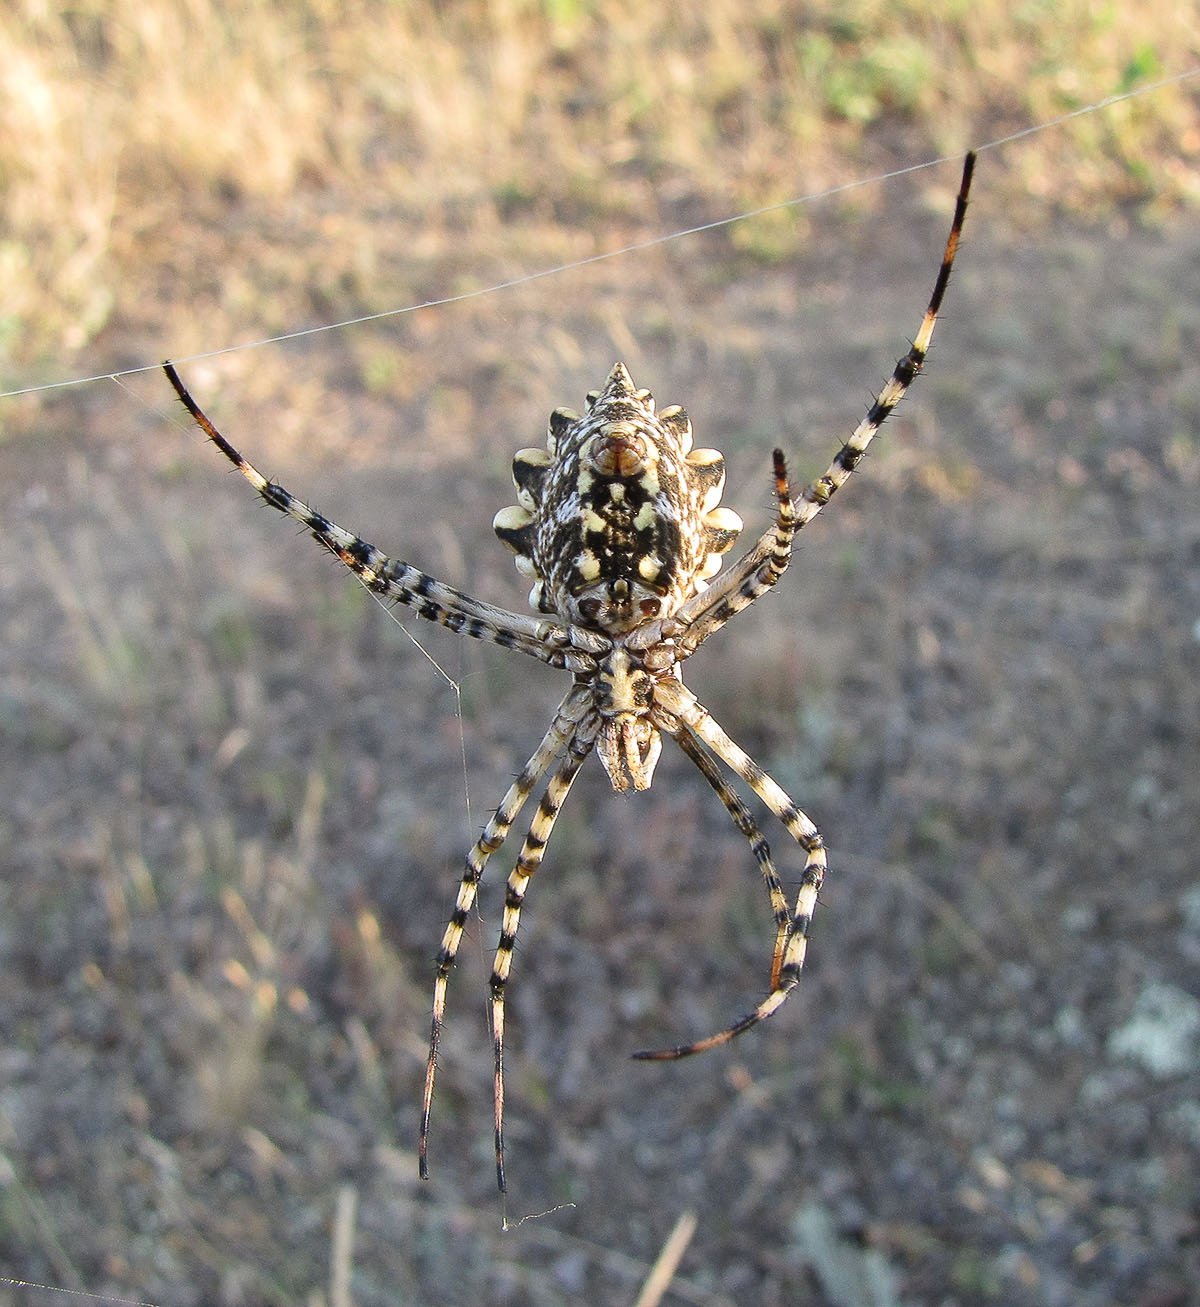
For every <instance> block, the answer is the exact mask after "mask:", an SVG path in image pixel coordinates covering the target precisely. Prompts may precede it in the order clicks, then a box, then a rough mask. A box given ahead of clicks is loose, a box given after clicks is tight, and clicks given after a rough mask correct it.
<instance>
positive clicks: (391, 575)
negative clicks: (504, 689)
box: [163, 363, 568, 667]
mask: <svg viewBox="0 0 1200 1307" xmlns="http://www.w3.org/2000/svg"><path fill="white" fill-rule="evenodd" d="M163 371H164V372H165V373H166V374H167V380H168V381H170V383H171V385H172V386H173V387H174V388H175V393H176V395H178V396H179V398H180V400H181V401H182V403H183V406H184V408H186V409H187V411H188V412H189V413H190V414H191V415H192V418H193V419H194V420H195V422H196V424H197V426H199V427H200V429H201V430H202V431H203V432H204V434H205V435H206V436H207V437H208V438H209V440H211V441H212V442H213V444H214V445H216V446H217V448H218V449H219V450H220V451H221V452H222V453H223V454H224V455H225V457H226V458H227V459H229V461H230V462H231V463H232V464H233V465H234V466H235V467H236V468H237V470H238V471H239V472H240V473H241V474H242V475H243V476H244V477H245V478H246V480H247V481H249V482H250V484H251V485H252V486H253V487H254V489H255V490H257V491H258V493H259V494H260V495H261V496H262V498H263V499H264V500H265V501H266V502H267V503H268V504H270V506H271V507H272V508H274V509H277V510H278V511H279V512H281V513H286V514H287V515H288V516H289V517H291V518H294V519H295V520H296V521H297V522H299V523H300V524H301V525H302V526H304V527H305V528H306V529H307V530H309V531H311V532H312V534H313V536H314V537H315V538H316V540H317V541H318V542H319V543H320V544H322V545H324V546H325V548H326V549H328V550H329V552H330V553H331V554H333V555H334V556H335V557H336V558H338V559H340V560H341V561H342V562H343V563H345V565H346V566H347V567H348V568H349V569H350V570H351V571H352V572H353V573H354V574H355V575H356V576H357V577H358V578H359V580H360V581H362V583H363V584H364V585H365V586H366V587H367V589H369V590H372V591H374V592H375V593H376V594H377V595H380V596H381V597H383V598H386V599H391V600H392V601H393V602H395V603H400V604H406V605H408V606H409V607H410V608H412V609H413V610H414V611H415V612H416V614H417V616H418V617H423V618H425V620H426V621H429V622H438V623H440V624H441V625H442V626H446V627H449V628H450V630H452V631H457V632H461V633H462V634H463V635H469V636H472V637H473V638H474V639H476V640H489V641H491V642H492V643H493V644H498V645H502V646H503V647H504V648H506V649H516V650H517V651H518V652H520V653H524V654H529V655H530V656H531V657H533V658H537V659H538V660H539V661H541V662H544V663H550V664H551V665H553V666H560V667H561V666H565V665H566V664H567V658H568V656H567V655H564V653H563V650H564V648H565V646H566V644H567V633H566V631H565V630H564V629H563V628H562V627H560V626H559V625H558V624H557V623H554V622H548V621H545V620H538V619H536V618H533V617H526V616H522V615H521V614H520V613H511V612H509V611H508V610H507V609H504V608H497V607H496V606H495V605H494V604H489V603H484V602H483V600H481V599H474V598H472V597H471V596H470V595H468V594H464V593H463V592H462V591H461V590H457V589H455V587H454V586H452V585H447V584H446V583H445V582H444V581H439V580H437V579H436V578H435V577H432V576H430V575H428V573H426V572H422V571H421V570H420V569H419V568H416V567H413V566H412V565H411V564H409V563H405V562H402V561H401V560H399V559H391V558H388V556H387V555H386V554H384V553H382V552H381V551H380V550H378V549H376V548H375V546H374V545H371V544H368V543H367V542H366V541H365V540H362V539H360V538H359V537H358V536H356V535H354V533H353V532H351V531H347V530H345V529H344V528H343V527H340V526H338V524H337V523H336V522H331V521H330V520H329V519H328V518H327V517H325V516H324V515H323V514H321V513H318V512H317V511H316V510H315V509H312V508H310V507H309V506H308V505H307V504H306V503H305V502H304V501H303V500H302V499H297V497H296V496H295V495H293V494H292V493H291V491H289V490H286V489H284V487H283V486H281V485H278V484H277V483H276V482H274V481H268V480H267V478H266V477H264V476H263V474H262V473H261V472H260V471H259V470H258V469H257V468H256V467H255V466H254V465H253V464H252V463H250V462H248V461H247V460H246V459H245V458H243V457H242V455H241V454H240V453H239V452H238V451H237V450H236V449H235V448H234V447H233V446H232V445H231V444H230V443H229V441H228V440H226V439H225V437H224V436H223V435H222V434H221V433H220V432H219V431H218V430H217V428H216V427H215V426H214V425H213V424H212V422H211V421H210V420H209V418H208V417H207V416H206V415H205V413H204V412H203V410H202V409H201V408H200V406H199V404H197V403H196V401H195V400H194V399H193V398H192V396H191V395H190V394H189V393H188V389H187V387H186V386H185V385H184V384H183V382H182V381H181V380H180V377H179V374H178V373H177V372H176V371H175V368H174V366H173V365H172V364H170V363H164V364H163Z"/></svg>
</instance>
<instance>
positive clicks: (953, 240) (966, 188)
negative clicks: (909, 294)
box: [674, 151, 975, 657]
mask: <svg viewBox="0 0 1200 1307" xmlns="http://www.w3.org/2000/svg"><path fill="white" fill-rule="evenodd" d="M974 171H975V154H974V152H973V151H972V152H970V153H968V155H967V157H966V159H965V161H964V163H963V172H962V181H961V182H960V183H959V188H958V197H957V199H956V200H955V204H954V218H953V220H952V222H951V224H950V234H949V235H948V236H947V238H946V247H945V250H944V252H943V254H942V263H941V267H940V268H939V269H938V275H937V280H936V281H935V282H934V285H933V294H932V295H931V296H930V297H929V305H928V307H927V308H926V310H925V317H924V318H923V319H922V321H921V327H920V330H919V331H918V332H917V334H916V336H915V338H914V339H913V343H912V348H911V349H910V350H909V351H908V353H907V354H905V356H904V357H903V358H902V359H901V360H900V361H899V362H898V363H897V364H896V367H895V369H894V370H893V372H892V375H891V376H890V377H889V378H888V380H887V383H886V384H885V385H884V387H883V389H882V390H881V391H880V392H879V395H878V398H876V400H875V402H874V403H873V404H872V405H871V407H870V408H869V409H868V410H867V414H866V416H865V417H864V418H863V420H862V421H861V422H860V423H859V424H858V426H857V427H855V429H854V431H853V432H852V433H851V435H850V438H849V439H848V440H847V441H846V442H845V444H843V445H842V447H841V449H839V450H838V452H837V453H836V454H835V455H834V458H833V462H832V463H830V465H829V468H828V469H827V471H826V472H825V474H824V475H823V476H820V477H818V478H817V479H816V480H815V481H814V482H813V483H812V484H811V485H809V486H806V487H805V488H804V489H803V490H802V491H801V492H800V494H799V495H798V496H797V498H796V501H795V522H794V528H793V529H794V530H796V531H799V530H800V529H801V528H802V527H805V526H807V525H808V523H809V522H811V521H812V520H813V518H814V517H816V515H817V514H818V513H819V512H820V511H821V509H822V508H824V507H825V505H826V504H827V503H829V501H830V499H832V498H833V496H834V494H835V493H836V492H837V491H838V490H839V489H840V488H841V487H842V486H843V485H845V483H846V481H847V479H848V478H849V476H850V473H851V472H853V471H854V469H855V468H856V467H857V466H858V464H859V463H860V462H861V460H862V457H863V455H864V454H865V453H866V450H867V446H868V445H869V444H870V443H871V441H872V439H873V438H874V436H875V433H876V432H877V431H878V430H879V428H880V427H881V426H882V425H883V423H884V421H885V420H886V419H887V416H888V414H889V413H891V411H892V410H893V409H894V408H895V407H896V405H897V404H899V402H900V401H901V399H903V398H904V394H905V392H906V391H907V390H908V388H909V386H911V385H912V383H913V381H914V380H915V379H916V377H917V375H918V374H919V373H920V371H921V369H922V368H923V367H924V364H925V356H926V354H927V353H928V352H929V344H930V341H931V340H932V339H933V329H934V326H935V325H936V324H937V319H938V314H939V313H940V312H941V308H942V299H943V297H944V296H945V294H946V287H947V286H948V285H949V284H950V270H951V268H952V267H953V266H954V256H955V255H956V254H957V252H958V243H959V238H960V237H961V235H962V228H963V221H964V219H965V218H966V213H967V196H968V194H969V193H970V190H971V177H972V175H973V173H974ZM778 531H779V528H778V526H776V527H773V528H771V529H770V530H768V531H766V532H765V533H764V534H763V535H762V536H760V537H759V538H758V540H757V541H756V542H755V543H754V544H753V545H752V546H751V548H750V550H749V552H747V553H746V554H745V555H744V556H743V557H742V558H740V559H739V560H738V561H737V562H736V563H735V564H734V565H733V567H731V568H730V569H729V571H728V572H726V573H725V574H724V575H723V576H721V577H719V578H718V579H717V580H715V581H714V582H713V583H712V584H711V585H710V586H709V588H708V589H707V590H706V591H704V592H703V593H702V594H699V595H697V596H696V597H695V598H693V599H689V600H688V602H687V603H686V604H683V605H682V606H681V607H680V609H679V611H678V612H677V613H676V614H675V615H674V616H675V618H676V620H678V621H680V622H682V623H684V624H685V625H686V626H687V627H688V630H687V632H686V633H685V634H684V636H683V637H682V638H681V640H680V642H679V644H680V648H681V649H683V650H685V651H686V653H685V655H684V656H685V657H686V654H687V653H692V652H694V651H695V650H696V649H697V648H698V647H699V646H700V644H702V643H703V641H705V640H707V639H708V637H709V636H710V635H712V634H713V632H714V631H718V630H720V629H721V627H722V626H724V625H725V623H726V622H727V621H728V620H729V619H730V618H731V617H732V616H733V615H734V613H737V612H740V611H741V609H743V608H745V607H746V606H747V605H748V604H751V603H753V602H754V600H755V599H757V598H758V596H759V595H760V594H762V592H763V591H764V590H765V589H767V588H768V586H769V585H770V584H772V583H771V582H767V583H766V584H763V583H762V582H761V581H760V580H759V575H760V572H761V571H762V570H763V568H764V564H765V560H767V559H768V558H769V557H770V555H771V553H772V552H773V550H774V549H775V542H776V539H777V536H778Z"/></svg>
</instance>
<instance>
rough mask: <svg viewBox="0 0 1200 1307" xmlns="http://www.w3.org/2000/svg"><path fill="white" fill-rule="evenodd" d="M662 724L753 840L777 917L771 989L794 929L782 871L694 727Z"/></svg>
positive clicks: (746, 808)
mask: <svg viewBox="0 0 1200 1307" xmlns="http://www.w3.org/2000/svg"><path fill="white" fill-rule="evenodd" d="M656 721H657V719H656ZM658 724H659V725H661V726H662V729H663V730H665V731H666V732H667V734H668V735H670V736H671V737H672V738H673V739H674V741H675V743H676V744H678V745H679V747H680V748H681V749H682V750H683V752H684V753H685V754H687V756H688V757H689V758H690V759H691V760H692V762H694V763H695V764H696V767H697V768H698V769H699V771H700V774H701V775H702V776H703V777H704V779H705V780H706V781H707V782H708V783H709V785H710V786H712V788H713V790H714V792H715V793H716V795H717V798H719V799H720V800H721V802H722V803H723V804H724V805H725V811H726V812H728V813H729V815H730V817H731V818H732V819H733V824H734V825H735V826H736V827H737V828H738V830H740V831H741V832H742V834H743V835H744V836H745V837H746V839H747V840H748V841H749V844H750V852H751V853H752V854H753V855H754V860H755V862H757V863H758V868H759V870H760V871H761V872H762V877H763V880H764V881H765V882H766V886H767V893H768V895H769V896H770V899H771V913H772V915H773V916H774V918H775V950H774V953H773V954H772V956H771V985H770V987H771V989H774V988H775V987H776V986H777V985H778V984H779V971H780V968H781V967H782V965H783V951H784V948H785V946H786V944H787V940H788V934H789V932H790V930H791V925H792V914H791V913H790V912H789V910H788V903H787V899H786V898H785V897H784V893H783V885H782V883H781V882H780V879H779V873H778V872H777V871H776V870H775V863H774V860H773V859H772V857H771V849H770V846H769V845H768V844H767V840H766V837H765V836H764V835H763V833H762V831H761V830H759V828H758V823H757V822H756V821H755V820H754V816H753V814H752V813H751V812H750V809H749V808H748V807H746V805H745V804H744V803H743V802H742V799H741V796H740V795H739V794H738V792H737V791H736V790H735V789H734V788H733V786H732V785H730V784H729V782H728V781H727V780H726V779H725V777H724V776H722V775H721V773H720V772H719V771H718V770H717V766H716V764H715V763H714V762H713V760H712V758H711V757H709V755H708V753H707V752H706V751H705V749H704V746H703V745H702V744H701V743H700V741H699V740H698V739H697V738H696V736H695V735H694V734H693V733H692V731H691V729H690V728H689V727H687V726H685V725H683V723H682V722H681V723H679V725H678V726H677V727H676V728H675V729H673V730H672V729H671V727H669V726H667V725H665V724H664V723H661V722H658Z"/></svg>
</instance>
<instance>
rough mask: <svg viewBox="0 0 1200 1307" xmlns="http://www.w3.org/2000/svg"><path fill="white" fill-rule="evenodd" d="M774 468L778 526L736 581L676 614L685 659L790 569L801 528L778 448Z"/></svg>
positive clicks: (756, 549) (757, 545)
mask: <svg viewBox="0 0 1200 1307" xmlns="http://www.w3.org/2000/svg"><path fill="white" fill-rule="evenodd" d="M772 470H773V473H774V477H775V502H776V510H775V525H774V526H772V527H770V528H769V529H768V530H767V531H766V532H764V533H763V535H761V536H760V537H759V539H758V541H757V542H756V543H755V545H754V547H753V548H752V549H751V551H750V553H749V554H747V555H746V557H745V558H743V559H742V560H741V562H739V563H738V565H737V566H736V567H735V568H734V569H733V571H734V573H735V574H736V584H734V585H733V586H732V587H731V588H727V587H725V586H723V585H722V584H721V583H720V582H718V585H717V591H718V594H717V597H715V598H710V596H711V595H712V590H711V589H710V590H709V591H706V592H704V593H703V594H702V595H698V596H697V597H696V598H695V599H692V600H690V601H689V602H688V603H686V604H684V605H682V607H681V608H680V609H679V611H678V612H677V613H676V614H675V615H674V616H675V620H676V621H678V622H682V623H683V624H684V625H685V626H686V629H685V630H684V631H683V632H682V633H681V634H680V635H679V636H678V637H677V639H676V645H677V646H678V648H679V651H680V657H682V658H686V657H688V655H689V654H692V653H694V652H695V651H696V649H698V648H699V646H700V645H701V644H702V643H703V642H704V641H705V640H707V639H708V637H709V636H710V635H711V634H712V633H713V632H714V631H718V630H720V628H721V627H722V626H724V625H725V623H726V622H727V621H729V619H730V618H731V617H732V616H733V615H734V614H735V613H739V612H741V610H742V609H743V608H748V607H749V606H750V605H751V604H752V603H753V602H754V601H755V600H756V599H757V598H758V597H759V596H760V595H763V594H766V592H767V591H768V590H770V589H771V587H772V586H774V585H775V584H777V582H778V581H779V578H780V577H781V576H782V575H783V574H784V572H786V571H787V567H788V563H789V562H790V561H791V557H792V544H793V542H794V541H795V538H796V531H797V529H798V528H797V525H796V504H795V501H794V500H793V499H792V488H791V483H790V482H789V481H788V474H787V462H786V460H785V459H784V457H783V450H781V449H777V450H775V451H774V453H773V454H772ZM751 558H753V560H754V564H753V566H748V565H747V564H748V560H750V559H751ZM704 601H706V602H704ZM697 605H699V608H698V609H697V610H696V611H695V612H692V611H689V610H692V609H696V606H697Z"/></svg>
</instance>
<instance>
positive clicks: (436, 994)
mask: <svg viewBox="0 0 1200 1307" xmlns="http://www.w3.org/2000/svg"><path fill="white" fill-rule="evenodd" d="M586 708H587V692H586V690H585V689H582V688H580V687H579V686H572V687H571V689H570V691H568V693H567V695H566V697H565V698H564V699H563V701H562V703H560V704H559V706H558V711H557V712H556V713H555V714H554V720H553V721H552V722H551V723H550V729H549V730H548V731H547V732H546V734H545V735H544V736H543V737H542V742H541V743H540V744H539V745H538V747H537V749H536V750H535V751H534V753H533V756H532V757H531V758H530V759H529V761H528V762H527V763H526V764H525V766H524V767H523V768H522V769H521V771H520V774H519V775H518V776H517V778H516V780H515V781H513V783H512V785H510V786H509V788H508V792H507V793H506V794H505V796H504V798H503V799H502V800H501V801H500V806H499V807H498V808H497V809H496V811H495V812H494V813H493V814H492V816H491V818H490V819H489V821H488V823H487V825H486V826H485V827H484V828H483V834H482V835H480V837H479V839H478V840H477V841H476V842H475V845H474V847H473V848H472V849H471V851H470V852H469V853H468V854H467V861H466V867H465V868H464V870H463V876H462V881H461V883H460V884H459V887H458V897H457V898H456V900H455V903H454V911H453V913H451V915H450V920H449V922H447V924H446V931H445V934H444V935H443V936H442V946H441V948H440V949H439V950H438V955H437V977H436V979H435V980H434V986H433V1017H432V1020H431V1024H430V1030H429V1057H428V1060H427V1061H426V1064H425V1088H424V1091H423V1093H422V1096H421V1129H420V1142H419V1144H418V1149H417V1155H418V1159H419V1168H420V1174H421V1179H422V1180H426V1179H428V1178H429V1117H430V1113H431V1111H432V1108H433V1082H434V1078H435V1077H436V1075H437V1065H438V1052H439V1049H440V1047H441V1042H442V1027H443V1025H444V1024H445V1016H446V990H447V987H448V984H449V977H450V970H451V968H452V967H453V966H454V961H455V958H456V957H457V956H458V949H459V945H460V944H461V943H462V936H463V928H464V927H465V926H466V924H467V918H468V917H469V916H470V914H471V909H472V908H473V907H474V905H475V896H476V894H477V892H478V890H479V882H480V881H481V880H482V879H483V873H484V870H485V868H486V867H487V864H488V859H489V858H490V857H491V856H492V854H493V853H495V852H496V850H497V849H498V848H499V847H500V846H501V845H502V844H503V843H504V841H505V839H506V837H507V835H508V832H509V829H510V828H511V826H512V824H513V822H514V821H516V819H517V817H518V816H519V815H520V813H521V809H522V808H523V807H524V806H525V804H526V802H527V801H528V799H529V796H530V795H531V794H532V793H533V791H534V790H535V789H536V788H537V784H538V782H539V781H540V780H541V779H542V777H543V776H544V775H545V774H546V771H547V769H548V768H549V766H550V764H551V763H552V762H553V761H554V759H555V757H556V756H557V755H558V754H559V752H560V751H561V750H562V749H563V747H564V746H565V745H567V744H568V743H569V742H571V741H573V740H574V739H575V737H576V735H577V734H578V733H579V730H580V720H581V718H583V717H584V715H585V711H586Z"/></svg>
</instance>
